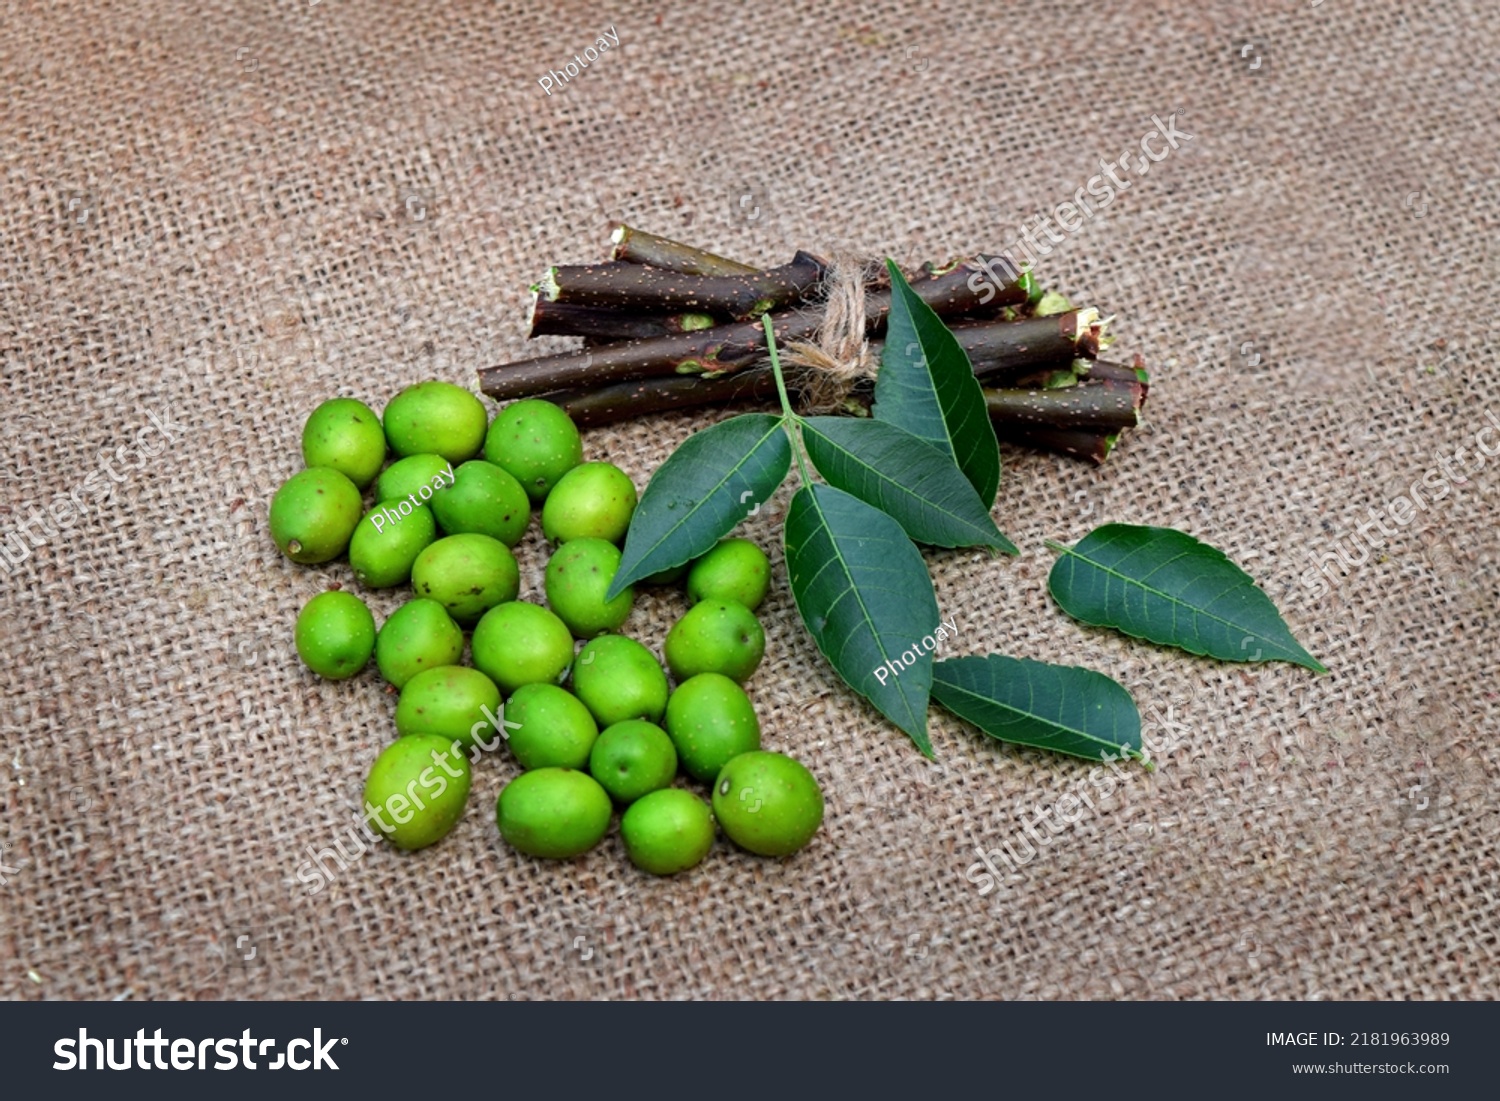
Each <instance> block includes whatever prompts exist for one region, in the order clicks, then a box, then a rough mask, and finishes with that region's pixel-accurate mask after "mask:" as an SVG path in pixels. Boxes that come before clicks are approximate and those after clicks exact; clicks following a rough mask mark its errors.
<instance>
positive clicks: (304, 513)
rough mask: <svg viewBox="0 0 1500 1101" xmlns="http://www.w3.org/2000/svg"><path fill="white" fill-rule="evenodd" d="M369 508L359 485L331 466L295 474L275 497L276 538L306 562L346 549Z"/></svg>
mask: <svg viewBox="0 0 1500 1101" xmlns="http://www.w3.org/2000/svg"><path fill="white" fill-rule="evenodd" d="M363 511H364V502H363V501H361V500H360V497H359V489H358V488H357V487H356V486H355V484H354V483H353V482H351V481H350V480H349V479H348V478H346V477H345V476H344V475H342V474H340V473H339V472H338V471H337V470H334V469H333V468H332V467H328V466H316V467H313V468H312V469H311V470H304V471H302V472H301V473H300V474H293V475H292V476H291V477H290V478H288V479H287V480H286V481H285V482H284V483H283V484H282V486H281V488H280V489H278V490H277V491H276V496H274V497H272V498H271V538H272V539H274V540H276V546H277V548H278V549H279V550H280V551H281V553H282V554H284V555H286V556H287V557H288V558H290V559H291V560H292V561H293V562H300V563H302V564H303V565H304V566H312V565H316V564H317V563H319V562H328V561H331V560H333V559H335V558H337V557H338V556H339V555H341V554H343V553H344V548H345V547H347V546H348V545H349V537H350V536H351V535H353V534H354V527H355V525H356V524H358V523H359V517H360V514H361V513H362V512H363Z"/></svg>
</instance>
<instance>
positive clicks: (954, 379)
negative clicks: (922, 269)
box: [873, 260, 1000, 512]
mask: <svg viewBox="0 0 1500 1101" xmlns="http://www.w3.org/2000/svg"><path fill="white" fill-rule="evenodd" d="M885 264H886V267H887V268H889V269H890V273H891V312H890V317H889V318H888V320H887V322H886V336H885V350H884V352H882V353H881V356H880V372H879V373H878V374H877V375H876V376H875V407H874V410H873V415H874V417H875V419H876V420H878V421H884V422H885V423H886V424H894V425H895V426H896V427H898V428H904V429H906V430H907V431H908V432H910V433H911V434H912V435H914V436H918V437H920V438H921V439H924V440H926V441H927V442H928V443H930V444H933V445H934V446H935V447H937V449H938V450H939V451H942V452H943V453H944V454H946V455H949V456H950V457H951V458H952V459H953V461H954V463H955V464H957V466H958V468H959V469H960V470H962V471H963V472H964V477H966V478H968V479H969V483H970V484H971V485H972V486H973V487H974V491H975V492H976V493H978V494H979V500H980V502H981V503H982V504H983V505H984V508H985V511H986V512H988V511H989V510H990V508H992V507H993V506H994V504H995V493H996V492H997V491H998V490H999V488H1000V445H999V444H998V443H997V442H996V440H995V429H994V428H993V427H992V426H991V425H990V418H989V415H988V413H987V412H986V411H985V405H984V391H983V390H982V389H981V388H980V385H979V380H978V379H976V378H975V377H974V368H973V366H972V365H971V364H970V363H969V355H968V353H967V352H965V351H964V350H963V348H962V347H961V346H960V345H959V343H958V340H957V339H956V338H955V337H954V336H953V334H952V333H951V332H949V331H948V327H947V326H946V325H944V324H943V322H942V319H941V318H939V317H938V315H937V314H935V313H933V312H932V307H931V306H929V305H928V304H927V303H926V302H923V301H922V300H921V298H919V297H917V294H916V292H915V291H913V290H912V289H911V286H910V285H909V284H908V283H907V282H906V278H905V277H904V276H903V275H902V274H901V270H900V269H899V268H897V267H896V265H895V264H894V263H893V262H891V261H890V260H887V261H886V262H885Z"/></svg>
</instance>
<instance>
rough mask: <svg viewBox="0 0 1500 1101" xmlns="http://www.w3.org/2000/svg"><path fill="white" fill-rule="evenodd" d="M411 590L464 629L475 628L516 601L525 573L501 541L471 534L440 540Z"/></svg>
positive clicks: (414, 573)
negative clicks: (434, 603) (494, 610)
mask: <svg viewBox="0 0 1500 1101" xmlns="http://www.w3.org/2000/svg"><path fill="white" fill-rule="evenodd" d="M404 522H405V521H403V523H404ZM411 584H412V588H413V589H414V590H415V591H416V594H417V595H418V596H425V597H430V598H431V599H433V600H436V601H437V602H438V603H439V604H441V605H442V606H443V607H444V608H446V609H447V610H448V614H449V615H451V616H452V617H453V618H454V619H456V620H458V622H459V623H461V624H464V625H469V624H473V623H476V622H478V620H479V617H480V616H482V615H484V613H485V612H487V611H489V610H490V609H491V608H493V607H495V606H496V605H497V604H504V603H505V602H506V601H507V600H514V599H515V598H516V594H517V593H519V592H520V591H521V571H520V568H519V567H518V566H517V565H516V559H515V556H514V555H513V554H511V553H510V548H509V547H507V546H506V545H505V544H504V543H502V542H500V540H498V539H491V538H490V537H489V536H488V535H479V534H477V533H474V532H468V533H465V534H463V535H450V536H448V537H447V538H445V539H439V540H438V541H437V542H436V543H433V544H432V545H431V546H430V547H428V548H427V549H426V550H424V551H423V552H422V553H421V554H419V555H417V560H416V561H415V562H413V563H412V567H411Z"/></svg>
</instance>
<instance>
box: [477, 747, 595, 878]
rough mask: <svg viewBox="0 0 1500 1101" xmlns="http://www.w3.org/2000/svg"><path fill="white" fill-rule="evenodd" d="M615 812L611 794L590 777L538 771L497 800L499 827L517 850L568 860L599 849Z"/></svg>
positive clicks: (524, 776) (525, 775) (516, 781)
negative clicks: (611, 815) (593, 849)
mask: <svg viewBox="0 0 1500 1101" xmlns="http://www.w3.org/2000/svg"><path fill="white" fill-rule="evenodd" d="M613 809H614V808H613V806H612V805H611V804H610V801H609V793H608V792H606V791H605V790H604V789H603V788H602V787H600V786H599V784H598V783H597V782H596V781H595V780H594V778H593V777H592V776H590V775H589V774H588V773H586V772H579V771H577V770H576V769H571V768H538V769H533V770H532V771H531V772H523V773H521V775H519V776H517V777H516V778H515V779H514V780H512V781H511V782H510V783H508V784H506V785H505V788H504V789H503V790H502V791H501V792H500V798H499V799H497V800H496V801H495V824H496V825H497V826H499V827H500V836H501V837H503V838H504V839H505V843H506V844H507V845H509V846H510V847H511V848H513V849H516V850H518V851H520V852H523V853H525V854H527V855H528V856H543V857H549V858H551V859H554V860H566V859H568V858H569V857H574V856H578V855H580V854H581V853H586V852H588V851H589V850H590V849H592V848H593V847H594V846H595V845H597V844H599V842H600V840H601V839H602V838H603V837H604V833H605V831H606V830H608V829H609V816H610V813H611V812H612V811H613Z"/></svg>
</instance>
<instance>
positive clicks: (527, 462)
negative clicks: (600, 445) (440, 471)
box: [484, 398, 583, 503]
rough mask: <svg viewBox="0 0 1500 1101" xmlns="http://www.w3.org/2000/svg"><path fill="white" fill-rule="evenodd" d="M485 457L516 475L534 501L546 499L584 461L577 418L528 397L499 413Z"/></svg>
mask: <svg viewBox="0 0 1500 1101" xmlns="http://www.w3.org/2000/svg"><path fill="white" fill-rule="evenodd" d="M484 457H485V458H486V459H488V460H489V461H490V462H492V463H494V464H495V465H496V466H498V467H500V468H501V469H502V470H504V471H506V472H507V473H509V474H510V475H512V476H513V477H514V478H515V479H516V481H518V482H520V483H521V485H522V486H524V487H525V489H526V494H527V496H529V497H530V498H531V499H532V500H533V501H536V502H538V503H540V502H541V501H544V500H546V498H547V494H548V493H549V492H551V490H552V487H553V486H555V485H556V484H557V482H558V479H560V478H561V477H562V476H563V475H564V474H566V473H567V472H568V471H570V470H572V469H573V468H574V467H575V466H577V465H578V464H579V463H581V462H582V461H583V440H582V439H581V438H580V437H579V435H578V429H577V427H576V426H575V425H574V424H573V420H572V418H571V417H569V416H568V414H567V413H565V412H563V411H562V409H561V408H559V407H558V406H556V405H553V404H552V403H551V402H550V401H541V400H539V399H537V398H527V399H526V400H525V401H517V402H513V403H511V404H510V405H507V406H506V407H505V408H504V409H502V410H501V411H500V412H499V413H497V414H496V415H495V422H494V423H493V424H491V425H490V431H489V435H487V436H486V437H485V439H484Z"/></svg>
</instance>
